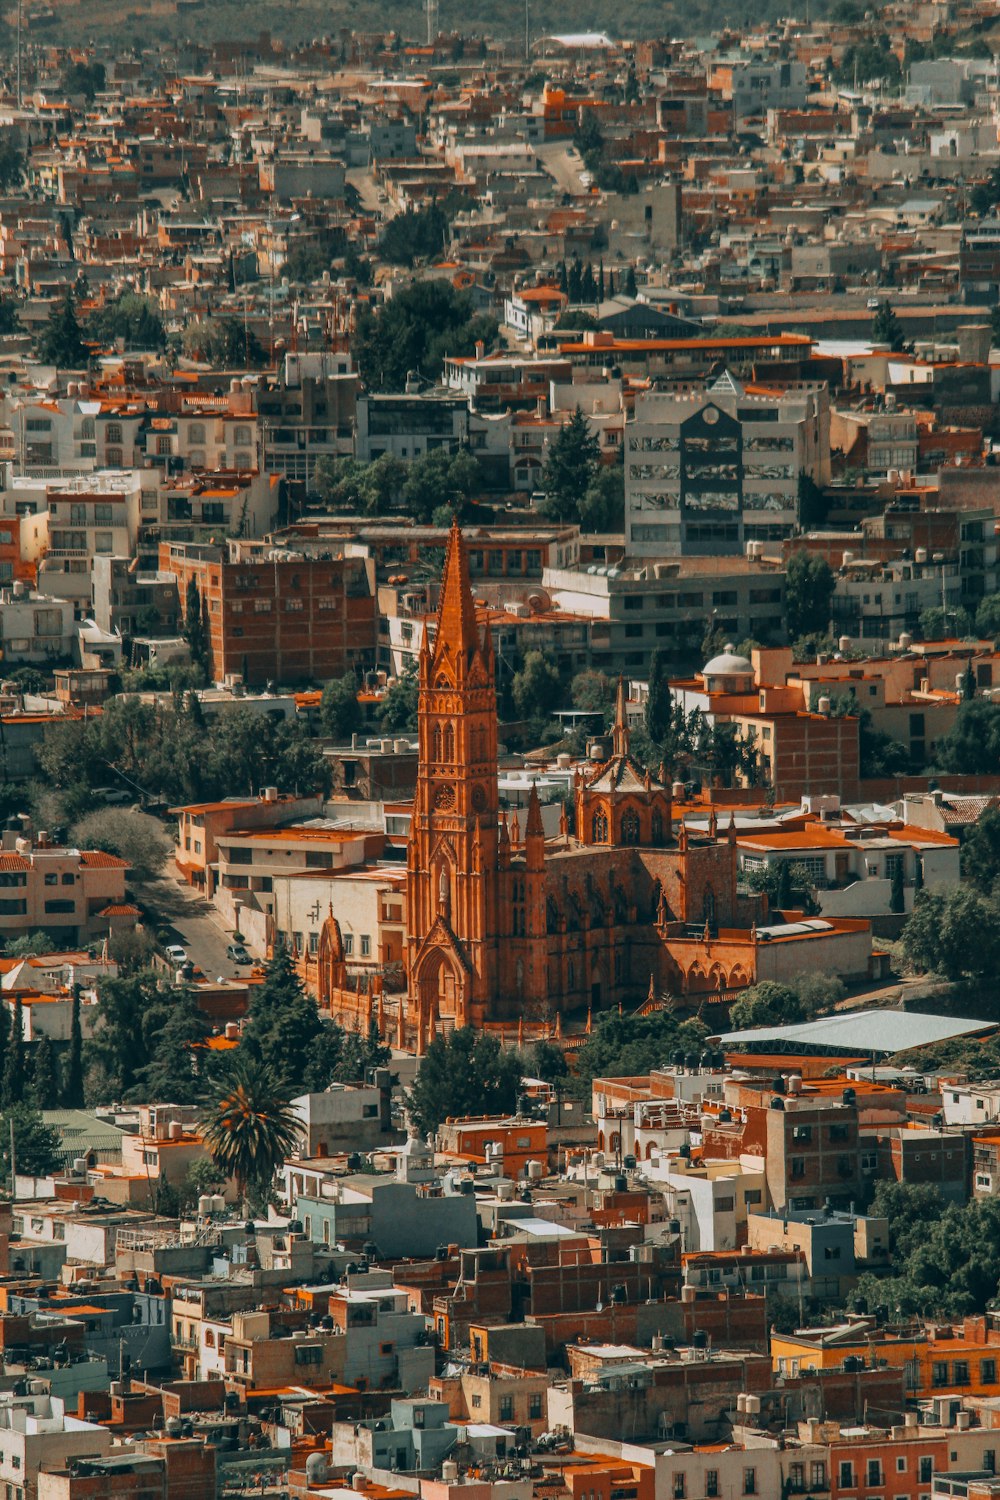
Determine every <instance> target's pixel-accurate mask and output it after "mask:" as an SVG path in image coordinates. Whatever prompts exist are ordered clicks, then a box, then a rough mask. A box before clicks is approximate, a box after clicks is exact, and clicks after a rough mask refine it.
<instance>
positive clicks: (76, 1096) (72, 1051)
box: [63, 985, 83, 1109]
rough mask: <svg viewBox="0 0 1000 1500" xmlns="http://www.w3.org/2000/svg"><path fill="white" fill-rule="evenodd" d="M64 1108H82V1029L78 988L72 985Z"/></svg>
mask: <svg viewBox="0 0 1000 1500" xmlns="http://www.w3.org/2000/svg"><path fill="white" fill-rule="evenodd" d="M63 1105H64V1106H65V1108H66V1109H82V1108H83V1030H82V1028H81V1026H80V990H79V986H77V985H74V986H73V1011H72V1018H71V1020H70V1032H69V1058H68V1059H67V1063H66V1086H65V1088H64V1090H63Z"/></svg>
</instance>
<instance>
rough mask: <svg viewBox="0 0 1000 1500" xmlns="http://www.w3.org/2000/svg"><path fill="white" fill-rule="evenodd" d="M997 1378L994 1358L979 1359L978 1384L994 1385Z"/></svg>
mask: <svg viewBox="0 0 1000 1500" xmlns="http://www.w3.org/2000/svg"><path fill="white" fill-rule="evenodd" d="M996 1378H997V1362H996V1360H995V1359H981V1360H980V1361H979V1383H980V1385H995V1384H996Z"/></svg>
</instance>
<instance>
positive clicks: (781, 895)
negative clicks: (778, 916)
mask: <svg viewBox="0 0 1000 1500" xmlns="http://www.w3.org/2000/svg"><path fill="white" fill-rule="evenodd" d="M774 904H775V906H776V907H777V908H778V910H779V911H785V910H786V908H788V907H789V906H791V904H792V870H791V866H790V865H789V863H788V860H787V859H783V860H782V861H781V864H780V865H779V866H778V887H777V890H776V891H775V894H774Z"/></svg>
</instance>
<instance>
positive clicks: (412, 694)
mask: <svg viewBox="0 0 1000 1500" xmlns="http://www.w3.org/2000/svg"><path fill="white" fill-rule="evenodd" d="M418 701H419V684H418V682H417V674H416V670H415V668H414V667H412V666H408V667H407V669H406V670H405V671H404V672H403V673H402V675H401V676H399V677H394V678H393V679H392V681H391V682H390V683H389V686H388V687H387V688H386V690H385V694H384V696H383V698H382V708H381V712H380V714H379V727H380V728H382V729H384V730H385V732H386V733H387V734H416V731H417V704H418Z"/></svg>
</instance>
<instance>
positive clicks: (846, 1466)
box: [840, 1458, 854, 1490]
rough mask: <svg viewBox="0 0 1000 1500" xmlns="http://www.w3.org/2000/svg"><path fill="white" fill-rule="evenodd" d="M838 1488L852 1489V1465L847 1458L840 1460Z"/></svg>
mask: <svg viewBox="0 0 1000 1500" xmlns="http://www.w3.org/2000/svg"><path fill="white" fill-rule="evenodd" d="M840 1488H841V1489H842V1490H853V1489H854V1465H853V1463H852V1462H851V1460H850V1459H849V1458H842V1459H841V1460H840Z"/></svg>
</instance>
